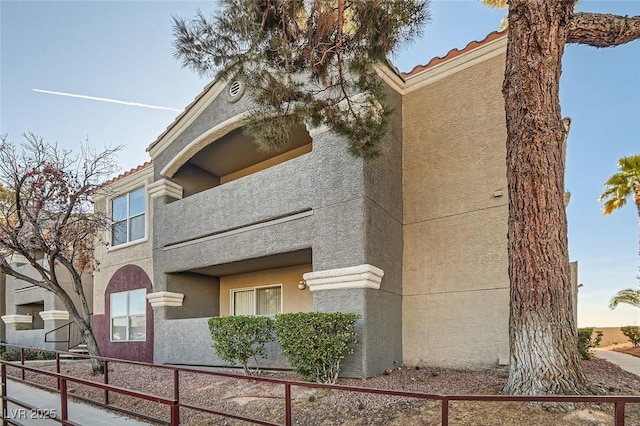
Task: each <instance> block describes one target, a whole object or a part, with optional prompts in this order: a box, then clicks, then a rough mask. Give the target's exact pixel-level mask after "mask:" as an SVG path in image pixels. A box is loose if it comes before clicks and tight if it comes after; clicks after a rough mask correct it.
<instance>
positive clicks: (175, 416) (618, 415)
mask: <svg viewBox="0 0 640 426" xmlns="http://www.w3.org/2000/svg"><path fill="white" fill-rule="evenodd" d="M1 345H2V346H7V347H15V348H19V349H20V353H21V362H20V364H15V363H9V362H7V361H0V363H1V364H2V365H1V368H2V380H3V381H4V380H6V366H7V365H10V366H11V367H15V368H20V369H21V370H22V380H20V379H18V378H14V377H12V380H17V381H23V382H26V383H30V384H33V383H31V382H27V381H25V377H24V372H25V370H27V371H35V372H37V373H43V374H47V375H50V376H55V377H58V391H59V392H60V394H61V396H60V397H61V404H66V399H65V400H64V401H63V400H62V399H63V398H68V395H66V394H65V395H64V396H63V393H62V388H61V383H62V381H64V382H65V383H66V381H72V382H77V383H82V384H84V385H87V386H90V387H95V388H98V389H102V390H104V402H100V401H95V400H89V399H87V398H81V397H79V396H77V395H74V398H78V399H81V400H85V401H88V402H91V403H93V404H96V405H99V406H102V407H105V408H109V409H113V410H117V411H120V412H123V413H126V414H129V415H134V416H139V417H142V418H146V419H148V420H153V421H157V422H160V423H165V424H170V425H171V426H177V425H179V410H180V407H182V408H186V409H192V410H196V411H200V412H203V413H209V414H215V415H219V416H224V417H228V418H232V419H237V420H244V421H247V422H251V423H254V424H259V425H269V426H280V424H278V423H272V422H268V421H264V420H259V419H254V418H250V417H244V416H240V415H236V414H232V413H226V412H222V411H217V410H212V409H208V408H204V407H200V406H195V405H190V404H187V403H182V402H180V385H179V384H180V373H181V372H182V373H197V374H204V375H210V376H217V377H226V378H233V379H238V380H249V381H253V382H267V383H273V384H278V385H283V386H284V391H285V407H284V409H285V423H284V425H286V426H291V425H292V424H293V417H292V398H291V387H292V386H296V387H306V388H320V389H333V390H338V391H347V392H358V393H370V394H382V395H390V396H400V397H409V398H416V399H423V400H432V401H439V402H440V404H441V424H442V426H448V424H449V403H450V402H451V401H479V402H508V401H519V402H574V403H607V404H613V405H614V417H615V425H616V426H624V425H625V404H630V403H633V404H640V396H636V395H526V396H525V395H439V394H428V393H423V392H410V391H394V390H386V389H376V388H365V387H357V386H344V385H332V384H323V383H310V382H300V381H294V380H285V379H277V378H273V377H259V376H246V375H242V374H235V373H224V372H219V371H207V370H202V369H197V368H188V367H176V366H169V365H158V364H149V363H144V362H139V361H129V360H122V359H116V358H108V357H97V356H90V355H77V356H76V358H86V359H92V358H94V359H99V360H102V361H103V362H104V369H105V375H104V384H101V383H96V382H91V381H86V380H84V379H79V378H75V377H72V376H66V375H64V374H60V355H61V354H66V353H65V352H62V351H53V350H47V351H48V352H53V353H55V354H56V372H55V373H53V372H51V371H47V370H42V369H39V368H34V367H28V366H26V365H24V363H25V356H24V352H25V350H30V349H37V348H30V347H25V346H18V345H10V344H1ZM38 350H41V349H38ZM112 362H113V363H121V364H131V365H140V366H146V367H150V368H154V369H161V370H171V371H173V387H174V390H173V399H168V398H161V397H158V396H155V395H151V394H146V393H144V392H138V391H132V390H129V389H125V388H120V387H117V386H112V385H109V383H108V382H109V375H108V371H109V363H112ZM39 386H40V387H44V388H47V389H50V390H53V391H56V389H52V388H50V387H47V386H42V385H39ZM65 386H66V385H65ZM65 391H66V388H65ZM110 392H116V393H122V394H125V395H130V396H134V397H138V398H143V399H147V400H151V401H156V402H158V403H161V404H167V405H170V407H171V411H170V416H171V418H170V422H167V421H166V420H162V419H155V418H150V417H148V416H144V415H141V414H139V413H136V412H132V411H129V410H125V409H123V408H119V407H116V406H113V405H111V404H110V403H109V393H110ZM2 400H3V401H2V406H3V410H4V411H3V413H5V414H6V405H7V401H10V402H15V400H14V399H13V398H10V397H8V396H7V395H6V386H3V387H2ZM62 406H63V407H64V406H65V405H62ZM63 414H64V410H63ZM63 423H64V421H63ZM64 424H72V423H69V422H67V423H64Z"/></svg>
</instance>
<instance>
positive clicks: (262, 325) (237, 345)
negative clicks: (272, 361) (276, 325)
mask: <svg viewBox="0 0 640 426" xmlns="http://www.w3.org/2000/svg"><path fill="white" fill-rule="evenodd" d="M209 330H210V331H211V337H212V338H213V349H215V351H216V352H217V353H218V356H219V357H220V358H222V360H223V361H225V362H227V363H229V364H238V363H239V364H241V365H242V368H243V369H244V372H245V374H247V375H251V374H257V373H258V372H259V371H260V369H259V366H258V357H261V358H266V357H267V356H266V355H265V353H264V345H265V343H267V342H269V341H272V340H273V320H272V319H271V318H268V317H254V316H242V315H238V316H229V317H213V318H210V319H209ZM250 358H253V359H254V360H255V363H256V369H255V370H254V371H251V370H250V369H249V365H248V362H249V359H250Z"/></svg>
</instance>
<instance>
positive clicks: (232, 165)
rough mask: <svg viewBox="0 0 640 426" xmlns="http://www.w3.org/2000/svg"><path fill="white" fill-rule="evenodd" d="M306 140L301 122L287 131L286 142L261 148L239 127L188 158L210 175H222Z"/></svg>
mask: <svg viewBox="0 0 640 426" xmlns="http://www.w3.org/2000/svg"><path fill="white" fill-rule="evenodd" d="M309 143H311V137H310V136H309V133H308V132H307V130H306V129H305V127H304V126H300V127H298V128H296V129H293V130H292V131H291V140H290V142H289V144H288V145H286V146H284V147H281V148H280V149H278V150H269V151H261V150H259V149H258V147H257V145H256V144H255V142H254V138H253V137H252V136H248V135H245V134H244V133H243V132H242V129H236V130H234V131H232V132H231V133H229V134H227V135H225V136H224V137H222V138H220V139H218V140H217V141H214V142H213V143H211V144H210V145H208V146H207V147H205V148H203V149H202V150H201V151H200V152H198V153H197V154H196V155H195V156H193V157H192V158H191V160H189V162H190V163H192V164H195V165H196V166H198V167H199V168H201V169H204V170H206V171H208V172H210V173H213V174H214V175H217V176H225V175H227V174H229V173H232V172H235V171H237V170H241V169H244V168H245V167H249V166H251V165H253V164H257V163H260V162H261V161H264V160H267V159H269V158H271V157H274V156H276V155H278V154H280V153H283V152H287V151H289V150H291V149H294V148H298V147H300V146H303V145H306V144H309Z"/></svg>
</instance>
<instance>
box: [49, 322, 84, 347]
mask: <svg viewBox="0 0 640 426" xmlns="http://www.w3.org/2000/svg"><path fill="white" fill-rule="evenodd" d="M63 328H66V329H67V330H66V336H67V337H66V339H65V340H53V339H52V338H50V337H49V336H50V335H52V334H53V335H55V334H54V333H55V332H57V331H59V330H62V329H63ZM44 341H45V342H47V343H66V344H67V347H66V350H69V349H73V348H75V347H76V346H79V345H81V344H83V343H84V342H85V340H84V337H82V334H81V333H80V329H79V328H78V324H76V322H75V321H70V322H68V323H66V324H64V325H61V326H60V327H57V328H54V329H53V330H51V331H48V332H46V333H45V334H44Z"/></svg>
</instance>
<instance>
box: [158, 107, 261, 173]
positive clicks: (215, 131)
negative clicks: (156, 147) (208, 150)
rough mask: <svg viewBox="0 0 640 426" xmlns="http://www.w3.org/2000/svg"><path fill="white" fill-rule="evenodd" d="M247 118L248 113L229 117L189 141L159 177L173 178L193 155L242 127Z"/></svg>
mask: <svg viewBox="0 0 640 426" xmlns="http://www.w3.org/2000/svg"><path fill="white" fill-rule="evenodd" d="M248 116H249V113H248V112H243V113H241V114H238V115H236V116H234V117H231V118H229V119H227V120H225V121H223V122H222V123H219V124H217V125H215V126H214V127H212V128H211V129H209V130H207V131H206V132H204V133H203V134H201V135H200V136H198V137H197V138H196V139H195V140H193V141H191V142H190V143H189V144H188V145H187V146H185V147H184V148H182V150H180V152H179V153H177V154H176V155H175V156H174V157H173V158H172V159H171V160H170V161H169V163H168V164H167V165H166V166H164V168H163V169H162V171H161V172H160V175H161V176H166V177H173V175H175V174H176V172H177V171H178V169H180V167H182V166H183V165H184V164H185V163H186V162H187V161H189V160H190V159H191V158H192V157H193V156H194V155H196V154H197V153H198V152H200V151H201V150H202V149H203V148H204V147H206V146H207V145H209V144H210V143H212V142H214V141H216V140H218V139H220V138H221V137H223V136H225V135H226V134H228V133H231V132H232V131H233V130H235V129H237V128H240V127H242V126H243V125H244V121H245V119H246V118H247V117H248Z"/></svg>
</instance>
